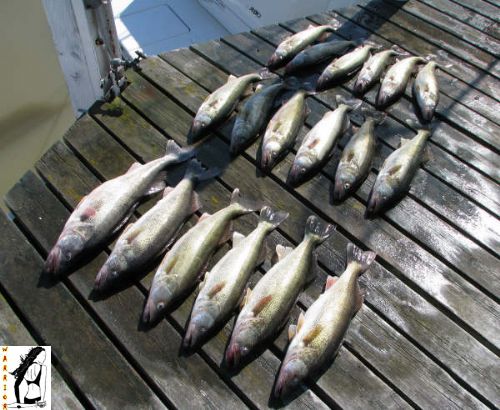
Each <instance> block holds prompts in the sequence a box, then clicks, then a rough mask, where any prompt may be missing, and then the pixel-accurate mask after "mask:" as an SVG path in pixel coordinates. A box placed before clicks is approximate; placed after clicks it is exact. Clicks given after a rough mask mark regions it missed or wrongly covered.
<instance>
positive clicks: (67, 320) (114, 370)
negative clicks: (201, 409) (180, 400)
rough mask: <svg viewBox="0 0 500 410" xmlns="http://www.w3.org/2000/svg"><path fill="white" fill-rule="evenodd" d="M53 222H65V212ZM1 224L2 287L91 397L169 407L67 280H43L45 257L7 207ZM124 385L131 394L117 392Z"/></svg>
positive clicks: (107, 403)
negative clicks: (43, 283)
mask: <svg viewBox="0 0 500 410" xmlns="http://www.w3.org/2000/svg"><path fill="white" fill-rule="evenodd" d="M22 181H23V179H21V181H20V182H19V183H18V185H16V187H19V186H20V185H19V184H21V183H22ZM16 187H15V188H14V189H16ZM11 192H12V191H11ZM35 201H36V198H35ZM31 213H33V215H34V216H39V211H38V208H37V207H36V206H35V207H34V208H32V209H31ZM54 222H59V223H61V222H62V218H61V219H59V220H58V221H54ZM0 230H1V231H2V235H1V237H0V248H1V249H2V269H0V278H1V282H2V287H3V288H4V289H5V291H6V292H7V293H8V294H9V296H10V298H11V299H12V300H13V301H14V303H16V305H17V306H18V308H19V310H20V312H21V313H22V314H23V315H24V317H26V318H28V319H29V321H30V324H31V326H32V327H33V329H35V331H36V332H37V333H38V334H39V335H40V337H41V338H42V339H43V340H44V342H45V343H47V344H49V345H51V346H52V352H53V355H54V356H55V357H56V359H57V360H58V362H59V363H61V366H63V367H64V368H65V369H66V370H67V371H68V372H69V373H70V374H71V377H72V378H73V380H75V382H76V384H78V386H79V387H80V389H81V391H82V392H83V394H84V395H85V396H86V397H87V399H88V401H89V402H90V403H91V404H92V405H93V406H95V407H98V408H100V407H114V406H118V407H121V408H127V407H129V406H130V407H138V406H144V405H146V406H148V407H150V408H164V407H165V406H164V405H163V404H162V403H161V402H160V401H159V400H158V398H157V397H156V396H155V394H154V393H153V392H152V391H151V390H150V389H149V387H148V386H147V385H146V384H145V383H144V381H143V380H142V379H141V378H140V377H139V375H138V374H137V373H136V372H135V371H134V369H133V368H132V367H131V366H130V365H129V364H128V363H127V362H126V361H125V360H124V358H123V356H122V355H120V353H119V352H118V351H117V350H116V348H115V347H114V346H113V345H112V344H111V343H110V341H109V340H108V339H107V338H106V336H105V335H104V334H103V333H102V331H101V330H100V329H99V328H98V327H97V326H96V324H95V322H93V321H92V319H91V317H90V316H89V315H88V314H87V313H86V312H85V311H84V310H83V309H82V307H81V306H80V305H79V303H78V302H77V300H76V299H75V297H74V296H73V295H72V294H71V292H70V291H69V290H68V289H67V288H66V287H65V286H64V285H62V284H57V285H55V286H53V287H51V288H45V287H40V286H38V281H39V275H40V272H41V270H42V266H43V261H42V259H41V258H40V256H39V255H38V253H37V252H36V251H35V250H34V249H33V248H32V246H31V245H30V244H29V242H28V241H27V240H26V239H25V238H24V236H23V235H22V234H21V233H20V232H19V230H18V229H17V228H16V227H15V226H14V225H13V224H12V222H10V221H8V220H7V218H6V217H5V215H4V214H3V213H1V214H0ZM19 272H22V273H23V274H22V275H21V274H19ZM35 290H36V291H35ZM55 307H57V312H58V314H57V316H58V320H57V321H56V320H48V319H47V318H52V317H53V316H54V309H55ZM75 329H77V331H76V330H75ZM96 363H99V366H98V367H96ZM124 388H126V389H127V395H122V394H113V393H112V392H116V393H118V392H120V391H123V389H124Z"/></svg>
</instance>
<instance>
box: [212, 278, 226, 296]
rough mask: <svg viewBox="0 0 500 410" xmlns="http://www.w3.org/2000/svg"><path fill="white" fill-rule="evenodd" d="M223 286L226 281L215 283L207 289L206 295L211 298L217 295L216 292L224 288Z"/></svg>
mask: <svg viewBox="0 0 500 410" xmlns="http://www.w3.org/2000/svg"><path fill="white" fill-rule="evenodd" d="M224 286H226V282H224V281H222V282H219V283H216V284H215V285H214V286H213V287H212V289H210V290H209V291H208V297H209V298H210V299H212V298H213V297H214V296H215V295H217V293H219V292H220V291H221V290H222V289H224Z"/></svg>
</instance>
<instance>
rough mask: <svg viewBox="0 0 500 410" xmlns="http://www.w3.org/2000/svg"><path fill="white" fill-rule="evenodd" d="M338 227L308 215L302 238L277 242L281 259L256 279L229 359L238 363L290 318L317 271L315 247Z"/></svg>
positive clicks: (235, 331)
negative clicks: (289, 242) (288, 244)
mask: <svg viewBox="0 0 500 410" xmlns="http://www.w3.org/2000/svg"><path fill="white" fill-rule="evenodd" d="M334 230H335V228H334V227H333V226H332V225H327V224H324V223H322V222H320V221H319V220H318V219H317V218H316V217H315V216H311V217H309V218H308V220H307V223H306V229H305V235H304V239H303V240H302V242H301V243H300V244H299V245H298V246H297V247H296V248H295V249H293V250H292V249H291V248H284V247H281V246H279V245H278V248H277V252H278V255H279V256H280V260H279V262H278V263H276V264H275V265H274V266H273V267H272V268H271V269H270V270H269V271H268V272H267V273H266V274H265V275H264V276H263V277H262V279H261V280H260V281H259V282H258V283H257V285H256V286H255V287H254V289H253V290H252V291H251V292H250V295H249V296H248V298H247V299H246V301H245V305H244V306H243V308H242V310H241V312H240V314H239V316H238V319H237V321H236V324H235V326H234V330H233V333H232V335H231V341H230V343H229V345H228V347H227V350H226V356H225V359H226V363H227V365H228V366H230V367H235V366H238V364H239V362H240V360H241V359H242V358H243V357H245V356H247V355H248V354H249V353H250V352H251V351H252V350H253V349H254V348H255V347H256V346H258V345H259V344H261V343H262V342H263V341H265V340H266V339H268V338H269V337H270V336H272V335H273V334H274V333H275V332H276V330H277V329H278V328H279V326H280V325H282V324H283V323H284V322H285V320H286V319H287V317H288V315H289V312H290V309H291V308H292V306H293V305H294V304H295V301H296V299H297V297H298V296H299V293H300V291H301V290H302V289H303V288H304V286H305V285H306V283H307V281H308V279H310V278H311V277H312V276H313V275H314V270H313V268H314V267H313V266H312V265H313V260H314V258H313V251H314V248H315V247H316V246H318V245H319V244H320V243H322V242H323V241H325V240H326V239H327V238H328V237H329V236H330V235H331V234H332V233H333V232H334Z"/></svg>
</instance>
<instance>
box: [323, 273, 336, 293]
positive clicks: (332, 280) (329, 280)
mask: <svg viewBox="0 0 500 410" xmlns="http://www.w3.org/2000/svg"><path fill="white" fill-rule="evenodd" d="M337 280H338V278H336V277H334V276H328V278H327V279H326V285H325V290H328V289H330V288H331V287H332V286H333V285H335V283H336V282H337Z"/></svg>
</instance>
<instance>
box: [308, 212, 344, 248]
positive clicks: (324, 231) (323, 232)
mask: <svg viewBox="0 0 500 410" xmlns="http://www.w3.org/2000/svg"><path fill="white" fill-rule="evenodd" d="M335 229H337V227H336V226H335V225H330V224H327V223H324V222H322V221H320V220H319V218H317V217H316V216H314V215H311V216H310V217H309V218H307V222H306V229H305V237H312V238H313V240H314V242H316V243H317V244H318V245H319V244H320V243H323V242H324V241H326V240H327V239H328V238H329V237H330V236H331V235H332V234H333V233H334V232H335Z"/></svg>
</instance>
